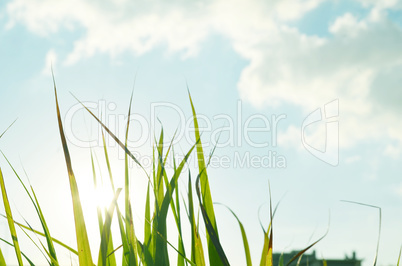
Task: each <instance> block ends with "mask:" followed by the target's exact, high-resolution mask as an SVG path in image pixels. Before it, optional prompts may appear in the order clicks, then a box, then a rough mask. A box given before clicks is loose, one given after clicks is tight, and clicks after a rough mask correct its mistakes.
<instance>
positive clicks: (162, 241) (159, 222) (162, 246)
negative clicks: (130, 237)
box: [155, 144, 196, 265]
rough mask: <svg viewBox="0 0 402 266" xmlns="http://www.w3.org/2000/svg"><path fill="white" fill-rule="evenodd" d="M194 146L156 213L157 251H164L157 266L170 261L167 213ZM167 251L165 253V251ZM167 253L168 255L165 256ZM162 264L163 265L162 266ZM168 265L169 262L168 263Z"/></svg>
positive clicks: (158, 257)
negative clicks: (167, 245) (167, 246)
mask: <svg viewBox="0 0 402 266" xmlns="http://www.w3.org/2000/svg"><path fill="white" fill-rule="evenodd" d="M195 145H196V144H194V145H193V146H192V147H191V148H190V150H189V151H188V152H187V154H186V155H185V156H184V158H183V160H182V161H181V162H180V164H179V166H178V167H177V169H176V171H175V172H174V173H173V177H172V178H171V180H170V185H169V186H168V188H169V189H168V190H167V191H166V193H165V196H164V197H163V202H162V205H161V207H160V211H159V212H158V211H157V212H156V218H155V221H156V226H155V228H156V230H157V232H158V235H157V237H156V242H155V244H156V250H157V251H158V252H161V250H162V252H163V253H162V256H156V257H155V264H156V265H162V264H163V262H166V260H168V257H167V253H166V251H167V249H166V242H167V241H166V239H167V237H166V236H167V233H166V220H167V213H168V209H169V205H170V202H171V201H172V198H173V191H174V189H175V187H176V184H177V180H178V178H179V177H180V174H181V171H182V170H183V167H184V166H185V164H186V163H187V160H188V158H189V156H190V154H191V153H192V151H193V150H194V148H195ZM159 158H160V163H162V169H163V168H164V166H163V161H162V159H161V155H159ZM164 250H165V251H164ZM165 253H166V254H165ZM160 263H162V264H160ZM166 263H168V261H167V262H166ZM163 265H167V264H163Z"/></svg>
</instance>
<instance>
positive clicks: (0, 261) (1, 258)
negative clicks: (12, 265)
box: [0, 248, 7, 265]
mask: <svg viewBox="0 0 402 266" xmlns="http://www.w3.org/2000/svg"><path fill="white" fill-rule="evenodd" d="M0 265H7V263H6V260H5V259H4V256H3V252H2V251H1V248H0Z"/></svg>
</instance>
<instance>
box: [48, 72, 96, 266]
mask: <svg viewBox="0 0 402 266" xmlns="http://www.w3.org/2000/svg"><path fill="white" fill-rule="evenodd" d="M53 85H54V95H55V100H56V110H57V120H58V123H59V131H60V137H61V142H62V145H63V151H64V157H65V159H66V166H67V171H68V177H69V181H70V191H71V197H72V200H73V211H74V221H75V232H76V237H77V248H78V259H79V263H80V265H93V262H92V255H91V250H90V247H89V241H88V235H87V230H86V227H85V220H84V214H83V212H82V206H81V200H80V195H79V192H78V186H77V181H76V180H75V176H74V172H73V168H72V164H71V159H70V153H69V151H68V147H67V141H66V137H65V135H64V130H63V124H62V122H61V115H60V108H59V103H58V100H57V92H56V82H55V80H54V77H53Z"/></svg>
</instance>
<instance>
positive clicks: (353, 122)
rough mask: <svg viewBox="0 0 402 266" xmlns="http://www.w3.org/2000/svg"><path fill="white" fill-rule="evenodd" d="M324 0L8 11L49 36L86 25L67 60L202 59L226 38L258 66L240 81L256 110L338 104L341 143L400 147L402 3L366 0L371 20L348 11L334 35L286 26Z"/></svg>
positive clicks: (46, 0) (79, 4)
mask: <svg viewBox="0 0 402 266" xmlns="http://www.w3.org/2000/svg"><path fill="white" fill-rule="evenodd" d="M323 1H324V0H286V1H283V0H281V1H279V0H273V1H263V0H255V1H248V0H235V1H229V0H218V1H209V0H208V1H191V2H188V1H182V0H175V1H169V3H166V2H165V1H156V0H155V1H133V2H131V1H125V0H118V1H117V0H115V1H100V2H97V1H91V0H85V1H83V0H81V1H78V0H69V1H68V0H60V1H50V0H31V1H23V0H13V1H12V2H11V3H10V4H8V6H7V10H8V14H9V18H10V21H9V28H10V27H12V26H13V25H15V24H16V23H21V24H23V25H25V26H26V27H27V28H28V29H29V30H31V31H32V32H34V33H36V34H40V35H44V36H46V35H51V34H53V33H55V32H58V31H60V30H61V29H64V30H66V29H67V30H74V29H76V28H80V29H84V30H85V31H84V34H83V35H82V37H80V38H79V39H77V40H76V41H75V43H74V49H73V50H72V51H71V53H70V54H69V55H68V56H67V58H66V59H65V60H64V63H65V64H74V63H75V62H77V61H79V60H81V59H82V58H85V57H91V56H94V55H96V54H98V53H106V54H109V55H111V56H112V57H114V56H117V55H119V54H121V53H123V52H131V53H134V54H142V53H145V52H148V51H151V50H152V49H153V48H155V47H157V46H160V45H166V47H167V49H168V51H169V52H179V53H181V54H182V55H183V56H184V57H186V56H194V55H196V54H197V52H198V51H199V49H200V47H201V46H202V43H203V41H204V40H205V39H206V38H207V37H208V36H209V35H211V34H221V35H223V36H225V37H226V38H227V39H228V40H230V41H231V43H232V45H233V47H234V49H235V51H236V52H237V53H238V54H239V55H240V56H241V57H243V58H245V59H246V60H249V64H248V66H246V67H245V68H244V69H243V71H242V73H241V76H240V78H239V81H238V90H239V94H240V96H241V98H242V99H245V100H247V101H249V102H251V103H252V104H254V105H255V106H257V107H261V106H265V105H274V106H275V105H281V104H283V103H290V104H294V105H297V106H299V107H300V108H301V109H302V110H303V111H304V112H305V113H306V114H307V113H308V112H311V111H312V110H314V109H316V108H318V107H321V106H322V105H324V104H326V103H327V102H330V101H332V100H334V99H339V104H340V145H341V147H351V146H353V145H354V144H355V143H356V142H357V141H361V140H367V139H370V140H379V141H380V140H384V139H393V140H397V141H398V146H397V147H396V149H400V148H401V145H402V126H399V124H400V123H399V117H398V116H397V115H395V109H396V108H399V107H398V105H399V102H400V101H399V100H402V93H400V94H398V93H395V92H396V91H401V89H400V87H399V86H400V85H399V84H400V83H399V81H400V79H398V77H399V76H400V74H399V73H400V71H395V69H398V70H402V54H401V53H400V47H401V44H402V31H401V29H400V28H399V27H398V26H396V25H395V24H394V23H393V22H392V21H390V20H389V19H388V18H387V14H386V12H385V11H384V10H385V9H386V8H398V7H399V6H400V3H399V2H398V1H394V0H387V1H374V0H373V1H371V0H360V2H362V3H363V4H365V5H366V6H367V7H369V8H371V13H370V14H369V15H368V16H367V17H364V18H363V19H361V18H358V17H356V16H354V15H353V13H346V14H342V15H341V16H340V17H338V18H337V19H336V20H335V21H334V22H333V23H332V25H330V27H329V29H328V30H329V32H330V33H331V36H330V37H327V38H319V37H317V36H310V35H306V34H303V33H301V32H300V31H298V30H297V29H295V28H292V27H289V26H287V24H286V23H287V22H288V21H290V20H293V21H294V20H297V19H299V18H302V17H303V16H304V15H305V14H306V13H307V12H309V11H310V10H313V9H314V8H316V7H317V6H319V4H320V3H321V2H323ZM387 95H390V96H387ZM397 97H399V98H397ZM389 103H392V104H389ZM294 132H295V130H294V129H291V128H290V129H289V131H288V133H289V134H290V135H294ZM388 150H389V149H388ZM386 153H388V152H386Z"/></svg>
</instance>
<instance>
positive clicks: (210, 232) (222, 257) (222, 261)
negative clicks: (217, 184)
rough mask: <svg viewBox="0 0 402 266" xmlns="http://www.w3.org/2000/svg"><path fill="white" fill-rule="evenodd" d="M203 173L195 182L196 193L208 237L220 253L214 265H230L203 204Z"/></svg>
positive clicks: (214, 260) (214, 259)
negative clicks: (201, 178) (201, 186)
mask: <svg viewBox="0 0 402 266" xmlns="http://www.w3.org/2000/svg"><path fill="white" fill-rule="evenodd" d="M201 174H202V173H200V174H198V176H197V180H196V181H195V184H196V186H195V187H196V192H197V197H198V202H199V204H200V208H201V214H202V217H203V218H204V223H205V228H206V229H207V232H208V235H209V237H210V241H211V243H212V244H213V245H214V250H215V251H216V252H217V253H218V256H219V257H218V258H215V257H214V258H213V263H212V265H217V264H219V265H220V264H222V265H225V266H226V265H230V264H229V261H228V259H227V257H226V254H225V252H224V251H223V248H222V245H221V243H220V241H219V238H218V232H217V231H215V229H214V227H213V225H212V222H211V220H210V218H209V217H208V213H207V211H206V209H205V206H204V203H203V202H202V199H201V192H200V176H201ZM209 259H210V261H211V256H210V258H209Z"/></svg>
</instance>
